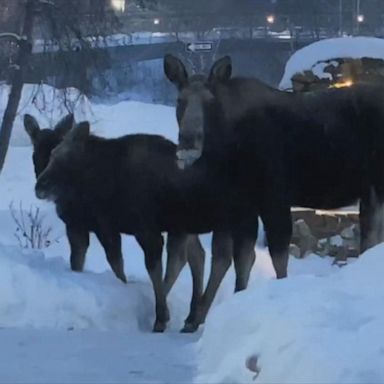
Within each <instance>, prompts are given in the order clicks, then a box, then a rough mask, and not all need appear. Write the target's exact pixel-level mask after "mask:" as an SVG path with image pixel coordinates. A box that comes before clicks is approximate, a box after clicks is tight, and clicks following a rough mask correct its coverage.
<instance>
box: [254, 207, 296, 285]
mask: <svg viewBox="0 0 384 384" xmlns="http://www.w3.org/2000/svg"><path fill="white" fill-rule="evenodd" d="M261 218H262V220H263V223H264V228H265V233H266V236H267V240H268V248H269V253H270V255H271V258H272V263H273V266H274V268H275V271H276V277H277V278H278V279H282V278H284V277H287V269H288V256H289V254H288V250H289V242H290V240H291V236H292V219H291V212H290V208H289V207H288V206H279V205H278V204H277V202H276V204H275V205H273V206H269V209H265V210H263V213H262V215H261Z"/></svg>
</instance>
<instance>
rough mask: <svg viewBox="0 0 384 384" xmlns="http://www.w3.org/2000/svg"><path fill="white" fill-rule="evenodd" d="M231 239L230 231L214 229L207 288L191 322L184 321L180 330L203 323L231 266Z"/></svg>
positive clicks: (191, 330)
mask: <svg viewBox="0 0 384 384" xmlns="http://www.w3.org/2000/svg"><path fill="white" fill-rule="evenodd" d="M232 254H233V241H232V236H231V234H230V232H221V231H220V232H218V231H215V232H214V233H213V236H212V264H211V273H210V275H209V280H208V284H207V288H206V289H205V292H204V294H203V296H202V298H201V300H200V303H199V305H198V308H197V310H196V316H195V319H194V321H193V322H191V323H186V324H185V326H184V328H183V329H182V332H195V331H196V330H197V329H198V327H199V325H200V324H203V323H204V321H205V318H206V316H207V313H208V311H209V308H210V307H211V304H212V302H213V299H214V298H215V296H216V292H217V290H218V288H219V286H220V284H221V281H222V280H223V278H224V276H225V274H226V272H227V270H228V268H229V267H230V266H231V262H232Z"/></svg>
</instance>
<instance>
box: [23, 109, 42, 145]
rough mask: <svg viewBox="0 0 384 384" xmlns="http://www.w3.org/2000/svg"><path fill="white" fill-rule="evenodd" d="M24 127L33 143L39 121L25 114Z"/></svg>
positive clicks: (37, 131) (38, 130)
mask: <svg viewBox="0 0 384 384" xmlns="http://www.w3.org/2000/svg"><path fill="white" fill-rule="evenodd" d="M24 128H25V131H26V132H27V133H28V135H29V137H30V139H31V141H32V144H33V143H34V142H35V140H36V138H37V135H38V134H39V132H40V127H39V123H38V122H37V121H36V119H35V118H34V117H33V116H31V115H28V114H26V115H24Z"/></svg>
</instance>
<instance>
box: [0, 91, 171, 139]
mask: <svg viewBox="0 0 384 384" xmlns="http://www.w3.org/2000/svg"><path fill="white" fill-rule="evenodd" d="M8 93H9V87H8V86H7V85H1V86H0V115H2V114H3V113H4V110H5V106H6V104H7V100H8ZM69 111H71V112H73V113H74V114H75V119H76V120H77V121H81V120H89V121H90V122H91V124H92V130H93V132H95V133H96V134H99V135H102V136H106V137H117V136H121V135H126V134H129V133H138V132H141V133H152V134H160V135H163V136H165V137H167V138H169V139H172V140H176V137H177V129H178V128H177V122H176V118H175V111H174V108H173V107H167V106H163V105H153V104H146V103H142V102H135V101H122V102H120V103H117V104H113V105H104V104H96V103H92V102H90V101H89V100H88V98H87V97H86V96H84V95H81V94H80V93H79V91H78V90H77V89H75V88H66V89H56V88H54V87H51V86H49V85H46V84H40V85H36V84H26V85H24V88H23V92H22V97H21V101H20V105H19V109H18V113H17V116H16V119H15V123H14V127H13V131H12V137H11V145H18V146H20V145H22V146H24V145H30V140H29V137H28V136H27V134H26V133H25V131H24V125H23V117H24V114H25V113H29V114H31V115H33V116H34V117H35V118H36V119H37V120H38V122H39V124H40V126H41V128H50V127H53V126H54V125H55V124H56V122H57V121H58V120H59V119H60V118H61V117H63V116H65V115H66V114H67V113H69Z"/></svg>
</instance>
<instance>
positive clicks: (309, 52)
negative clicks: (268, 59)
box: [279, 36, 384, 90]
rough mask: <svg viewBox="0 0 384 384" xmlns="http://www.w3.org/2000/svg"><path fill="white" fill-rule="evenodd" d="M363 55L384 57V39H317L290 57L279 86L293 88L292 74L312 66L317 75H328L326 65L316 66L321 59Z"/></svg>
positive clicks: (374, 57)
mask: <svg viewBox="0 0 384 384" xmlns="http://www.w3.org/2000/svg"><path fill="white" fill-rule="evenodd" d="M362 57H370V58H373V59H384V39H379V38H376V37H363V36H358V37H352V36H351V37H338V38H333V39H324V40H320V41H317V42H315V43H313V44H310V45H307V46H306V47H304V48H302V49H299V50H298V51H296V52H295V53H294V54H293V55H292V56H291V57H290V58H289V60H288V62H287V64H286V66H285V71H284V75H283V77H282V79H281V81H280V84H279V88H280V89H283V90H284V89H290V88H292V81H291V78H292V76H293V75H294V74H295V73H300V72H303V71H305V70H310V69H312V67H314V68H315V72H316V73H315V74H316V75H319V74H320V75H322V77H324V76H328V75H329V74H324V73H322V69H323V68H324V65H323V66H322V67H320V68H316V64H317V63H318V62H319V61H326V60H332V59H337V58H352V59H358V58H362Z"/></svg>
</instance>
